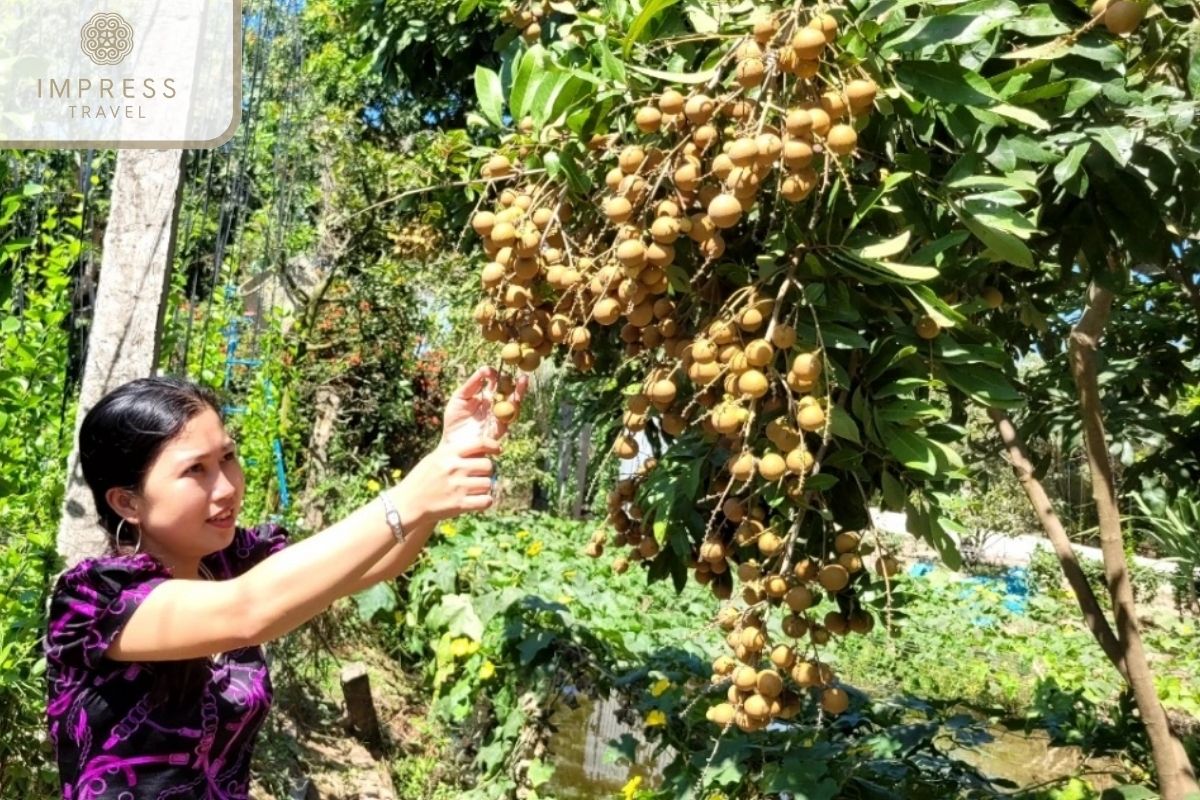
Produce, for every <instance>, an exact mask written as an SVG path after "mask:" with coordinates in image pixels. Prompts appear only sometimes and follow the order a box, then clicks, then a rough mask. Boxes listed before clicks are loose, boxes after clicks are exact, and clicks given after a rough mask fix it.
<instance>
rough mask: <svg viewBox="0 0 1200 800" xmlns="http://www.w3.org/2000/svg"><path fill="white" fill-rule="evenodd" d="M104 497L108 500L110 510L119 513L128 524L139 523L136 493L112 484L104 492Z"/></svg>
mask: <svg viewBox="0 0 1200 800" xmlns="http://www.w3.org/2000/svg"><path fill="white" fill-rule="evenodd" d="M104 499H105V500H107V501H108V504H109V505H110V506H111V507H112V510H113V511H115V512H117V513H118V514H119V515H121V516H122V517H123V518H124V519H125V521H126V522H128V523H129V524H130V525H137V524H139V522H140V520H139V519H138V515H139V513H140V511H139V504H138V502H137V495H135V494H134V493H133V492H131V491H130V490H128V489H123V488H121V487H118V486H114V487H113V488H111V489H109V490H108V491H107V492H105V493H104Z"/></svg>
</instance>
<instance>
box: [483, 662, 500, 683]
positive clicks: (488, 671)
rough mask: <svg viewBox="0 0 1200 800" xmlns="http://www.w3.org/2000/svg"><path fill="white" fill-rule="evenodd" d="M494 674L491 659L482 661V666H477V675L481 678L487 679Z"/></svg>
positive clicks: (494, 666) (494, 668)
mask: <svg viewBox="0 0 1200 800" xmlns="http://www.w3.org/2000/svg"><path fill="white" fill-rule="evenodd" d="M495 674H496V665H495V664H493V663H492V662H491V661H484V662H483V666H481V667H480V668H479V677H480V678H481V679H482V680H485V681H486V680H487V679H488V678H490V677H492V676H493V675H495Z"/></svg>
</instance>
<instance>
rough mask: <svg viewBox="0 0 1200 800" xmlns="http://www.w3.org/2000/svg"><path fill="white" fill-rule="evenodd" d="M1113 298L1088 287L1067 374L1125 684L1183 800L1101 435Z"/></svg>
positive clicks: (1176, 799)
mask: <svg viewBox="0 0 1200 800" xmlns="http://www.w3.org/2000/svg"><path fill="white" fill-rule="evenodd" d="M1112 303H1113V294H1112V292H1111V291H1109V290H1108V289H1105V288H1103V287H1101V286H1098V285H1096V284H1092V285H1091V286H1090V287H1089V288H1088V302H1087V307H1086V308H1085V309H1084V312H1083V316H1082V317H1080V319H1079V322H1078V323H1076V324H1075V327H1074V328H1073V329H1072V331H1071V338H1070V346H1069V352H1070V358H1071V373H1072V375H1073V377H1074V379H1075V385H1076V388H1077V389H1078V391H1079V410H1080V416H1081V419H1082V422H1083V434H1084V441H1085V442H1086V444H1087V448H1086V449H1087V457H1088V468H1089V471H1090V472H1091V476H1092V497H1093V498H1094V499H1095V501H1096V511H1097V514H1098V516H1099V519H1100V551H1101V554H1102V555H1103V558H1104V575H1105V578H1106V580H1107V583H1108V591H1109V594H1110V595H1111V596H1112V607H1113V616H1114V619H1115V622H1116V629H1117V636H1118V639H1119V641H1120V643H1121V648H1122V650H1123V651H1124V656H1125V664H1126V668H1127V670H1128V681H1129V685H1130V686H1131V687H1132V689H1133V696H1134V700H1135V702H1136V703H1137V707H1138V711H1139V713H1140V714H1141V717H1142V722H1143V723H1144V724H1145V726H1146V734H1147V736H1148V738H1149V739H1150V747H1151V751H1152V755H1153V757H1154V765H1155V768H1156V769H1157V770H1158V781H1159V789H1160V791H1161V792H1162V796H1163V798H1164V800H1182V798H1183V797H1184V796H1185V795H1187V794H1189V793H1191V792H1194V791H1197V790H1200V787H1198V786H1197V783H1196V775H1195V772H1194V771H1193V770H1192V767H1191V764H1190V763H1189V762H1188V759H1187V755H1186V754H1185V753H1184V752H1183V748H1182V746H1181V745H1180V743H1179V742H1178V741H1177V740H1176V739H1175V737H1174V736H1172V734H1171V729H1170V727H1169V726H1168V723H1167V715H1166V712H1165V711H1164V710H1163V707H1162V705H1161V704H1160V703H1159V701H1158V694H1157V692H1156V691H1155V688H1154V675H1153V673H1152V672H1151V671H1150V665H1149V663H1148V662H1147V660H1146V653H1145V650H1144V649H1143V647H1142V635H1141V631H1140V630H1139V628H1138V620H1137V608H1136V606H1135V605H1134V600H1133V587H1132V585H1131V583H1130V581H1129V565H1128V562H1127V561H1126V558H1125V549H1124V539H1123V537H1122V533H1121V511H1120V508H1119V507H1118V505H1117V497H1116V484H1115V482H1114V481H1113V473H1112V465H1111V464H1110V463H1109V460H1108V440H1107V436H1106V434H1105V431H1104V415H1103V408H1102V407H1101V404H1100V388H1099V381H1098V380H1097V377H1096V355H1097V353H1098V351H1099V341H1100V336H1101V333H1102V332H1103V330H1104V326H1105V324H1106V323H1107V322H1108V317H1109V312H1110V311H1111V309H1112Z"/></svg>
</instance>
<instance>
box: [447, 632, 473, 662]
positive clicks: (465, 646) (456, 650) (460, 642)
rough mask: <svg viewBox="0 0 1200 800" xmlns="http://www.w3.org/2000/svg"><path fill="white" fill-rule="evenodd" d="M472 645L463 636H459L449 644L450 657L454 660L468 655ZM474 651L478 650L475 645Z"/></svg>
mask: <svg viewBox="0 0 1200 800" xmlns="http://www.w3.org/2000/svg"><path fill="white" fill-rule="evenodd" d="M472 644H475V643H474V642H472V641H471V640H470V639H468V638H467V637H465V636H460V637H458V638H457V639H455V640H454V641H452V642H450V655H452V656H454V657H455V658H462V657H463V656H465V655H470V653H471V652H472V651H471V645H472ZM475 649H476V650H478V649H479V645H475Z"/></svg>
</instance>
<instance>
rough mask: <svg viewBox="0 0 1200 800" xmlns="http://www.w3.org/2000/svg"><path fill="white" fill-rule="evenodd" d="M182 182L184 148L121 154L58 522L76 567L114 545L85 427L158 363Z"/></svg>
mask: <svg viewBox="0 0 1200 800" xmlns="http://www.w3.org/2000/svg"><path fill="white" fill-rule="evenodd" d="M182 185H183V151H182V150H123V151H121V152H120V154H119V155H118V156H117V165H116V171H115V174H114V176H113V190H112V205H111V209H112V210H111V211H110V212H109V217H108V223H107V227H106V230H105V233H104V250H103V260H102V262H101V265H100V279H99V286H98V288H97V291H96V304H95V313H94V314H93V316H92V324H91V332H90V334H89V335H88V340H87V351H86V355H85V361H84V367H83V381H82V385H81V387H80V391H79V408H78V412H77V414H76V418H75V433H76V445H75V447H74V448H73V449H72V452H71V457H70V459H69V460H68V462H67V491H66V499H65V501H64V503H63V515H62V521H61V523H60V525H59V529H58V552H59V553H60V554H62V556H63V558H64V559H65V560H66V562H67V566H68V567H70V566H73V565H74V564H75V563H77V562H78V561H80V560H82V559H84V558H86V557H88V556H92V555H98V554H100V553H102V552H103V550H104V548H105V545H106V541H107V540H106V537H105V535H104V532H103V530H102V529H101V528H100V526H99V525H98V524H97V520H98V517H97V514H96V508H95V506H94V504H93V503H92V495H91V491H90V490H89V489H88V488H87V484H86V483H84V480H83V474H82V472H81V471H80V469H79V449H78V433H79V426H80V424H81V423H82V422H83V418H84V415H85V414H86V413H87V412H88V411H89V410H90V409H91V408H92V406H94V405H95V404H96V403H97V402H98V401H99V400H100V398H101V397H103V396H104V395H105V394H107V393H108V392H109V391H110V390H112V389H115V388H116V387H118V386H120V385H121V384H123V383H127V382H129V381H131V380H134V379H136V378H145V377H148V376H150V375H152V374H153V373H154V371H155V367H156V366H157V365H158V347H159V340H160V338H161V333H162V323H163V312H164V309H165V307H166V299H167V292H168V287H169V284H170V281H169V278H170V274H171V260H172V258H173V257H174V251H175V225H176V221H177V217H178V213H179V202H180V198H181V196H182V192H181V191H180V187H181V186H182Z"/></svg>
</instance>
